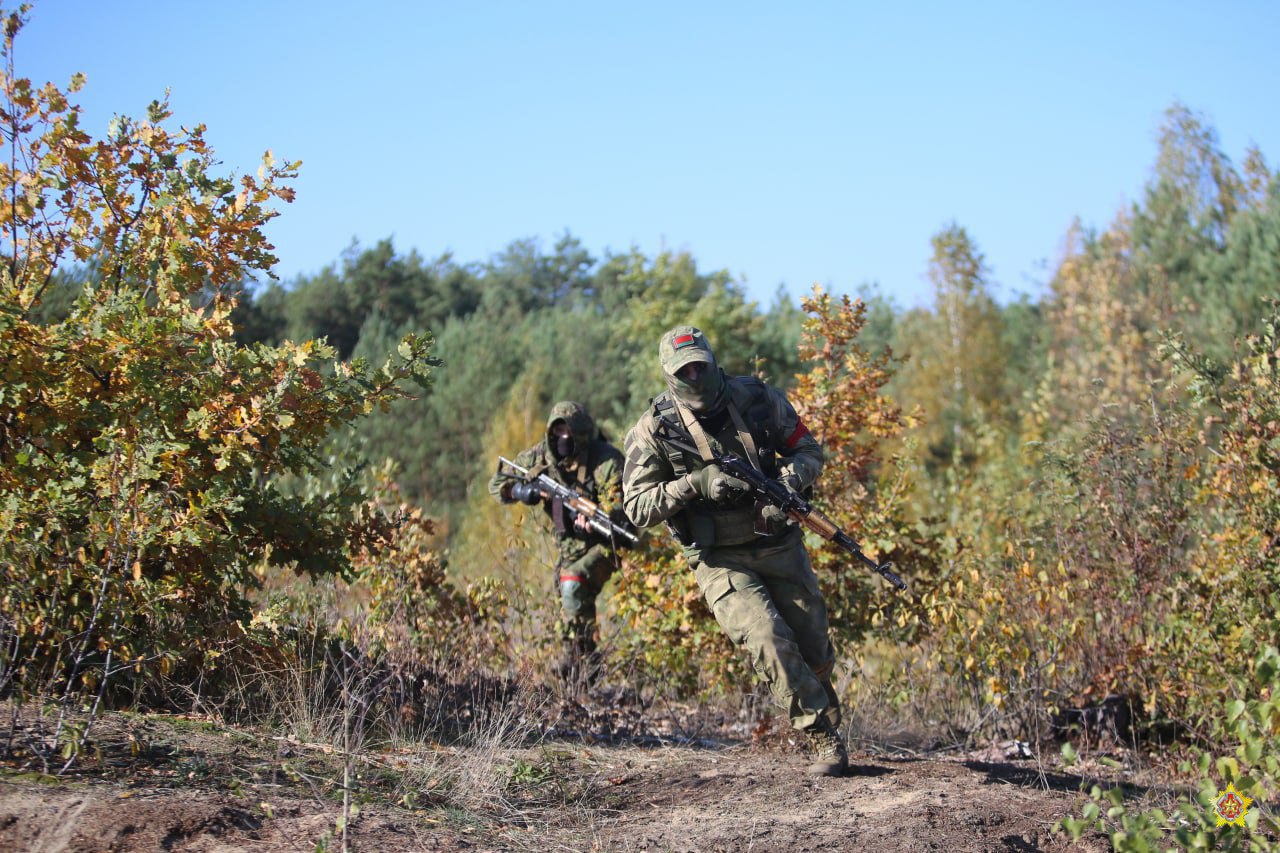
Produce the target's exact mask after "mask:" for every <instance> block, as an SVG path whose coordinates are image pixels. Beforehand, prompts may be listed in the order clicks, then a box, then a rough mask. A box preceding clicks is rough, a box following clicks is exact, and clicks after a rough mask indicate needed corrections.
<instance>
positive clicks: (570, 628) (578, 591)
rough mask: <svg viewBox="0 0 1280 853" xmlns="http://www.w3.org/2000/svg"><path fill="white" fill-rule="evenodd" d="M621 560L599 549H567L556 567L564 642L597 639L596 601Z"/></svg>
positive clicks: (562, 553)
mask: <svg viewBox="0 0 1280 853" xmlns="http://www.w3.org/2000/svg"><path fill="white" fill-rule="evenodd" d="M617 566H618V558H617V556H616V555H614V554H613V553H612V552H610V551H608V550H605V549H603V548H600V547H598V546H597V547H593V548H589V549H576V550H575V549H565V550H563V551H562V552H561V556H560V561H559V563H557V564H556V591H557V592H558V593H559V595H560V611H561V614H562V616H563V619H564V625H563V634H564V636H565V638H574V637H591V638H594V634H595V624H596V599H597V598H598V597H599V596H600V592H601V590H603V589H604V585H605V584H606V583H608V582H609V578H611V577H613V573H614V571H615V570H616V569H617Z"/></svg>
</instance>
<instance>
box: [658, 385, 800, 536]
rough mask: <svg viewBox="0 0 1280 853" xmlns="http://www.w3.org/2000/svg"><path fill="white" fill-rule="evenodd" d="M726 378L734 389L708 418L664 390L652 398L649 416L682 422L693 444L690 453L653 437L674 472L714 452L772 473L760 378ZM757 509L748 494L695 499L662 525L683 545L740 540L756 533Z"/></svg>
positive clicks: (771, 423) (774, 437)
mask: <svg viewBox="0 0 1280 853" xmlns="http://www.w3.org/2000/svg"><path fill="white" fill-rule="evenodd" d="M730 381H731V382H732V383H733V384H734V386H735V387H734V389H733V391H734V392H737V393H733V392H731V393H730V394H729V399H728V402H727V403H726V405H725V409H724V410H723V411H722V412H720V413H719V414H718V415H717V416H716V417H715V418H711V419H704V420H702V421H699V419H698V418H696V417H695V416H694V415H693V414H692V413H691V412H689V411H688V410H687V409H685V408H684V407H683V406H680V405H678V404H677V403H676V402H675V401H674V400H672V399H671V398H670V397H669V396H668V395H667V394H660V395H659V396H657V397H655V398H654V400H653V409H654V414H655V416H665V417H666V418H668V419H670V420H674V421H676V422H678V423H681V424H683V425H684V427H685V429H686V430H687V431H688V432H689V434H690V435H691V436H692V437H693V439H694V443H695V444H696V445H697V448H698V455H697V456H694V455H693V454H691V453H688V452H686V451H683V450H680V449H678V448H674V447H671V446H670V445H665V444H663V443H662V442H659V446H660V447H663V449H664V452H665V455H666V458H667V460H668V462H669V463H670V464H671V468H672V471H673V473H674V474H675V475H676V477H677V478H679V477H683V476H685V475H686V474H688V473H690V472H692V471H697V470H699V469H701V468H704V467H706V466H707V465H709V464H711V463H712V462H713V461H714V459H715V454H716V453H720V454H724V453H735V454H738V455H740V456H741V457H742V458H743V459H746V460H748V461H749V462H750V463H751V465H752V467H754V468H755V469H756V470H757V471H760V472H761V473H763V474H764V475H765V476H767V477H770V478H775V477H777V476H778V456H777V452H776V449H775V448H776V447H777V444H778V430H779V425H778V424H777V423H775V417H774V409H773V406H771V405H770V401H769V398H768V393H767V390H766V388H765V386H764V383H762V382H760V381H759V380H757V379H755V378H753V377H735V378H734V379H732V380H730ZM743 392H745V393H743ZM759 509H760V508H759V507H758V506H757V505H756V504H755V502H754V501H753V500H752V499H751V498H750V497H749V496H748V497H744V499H743V501H742V502H741V503H739V504H729V505H723V504H711V503H709V502H706V501H702V500H695V501H693V502H691V503H690V504H688V505H687V506H686V507H685V508H684V509H683V510H681V511H680V512H678V513H676V514H675V515H673V516H672V517H671V518H670V519H668V521H667V527H668V529H669V530H670V531H671V533H672V535H673V536H675V538H676V539H677V540H678V541H679V542H680V543H681V544H682V545H684V546H685V547H686V549H690V548H692V549H695V550H700V549H703V548H708V547H711V546H712V545H720V546H724V545H742V544H745V543H747V542H752V541H754V540H755V539H756V538H757V537H759V536H761V535H762V534H761V532H760V530H761V525H760V523H759Z"/></svg>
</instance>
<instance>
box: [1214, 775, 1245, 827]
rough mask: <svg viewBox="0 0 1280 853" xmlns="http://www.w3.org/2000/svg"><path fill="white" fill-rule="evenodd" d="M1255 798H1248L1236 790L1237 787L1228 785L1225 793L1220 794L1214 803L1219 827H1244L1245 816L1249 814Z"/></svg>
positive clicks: (1220, 792)
mask: <svg viewBox="0 0 1280 853" xmlns="http://www.w3.org/2000/svg"><path fill="white" fill-rule="evenodd" d="M1252 802H1253V797H1246V796H1245V795H1244V794H1242V793H1240V792H1239V791H1237V790H1236V786H1235V785H1234V784H1232V783H1230V782H1228V783H1227V789H1226V790H1225V791H1219V792H1218V799H1217V800H1215V801H1214V803H1213V811H1214V813H1215V814H1217V816H1218V826H1225V825H1226V824H1228V823H1229V824H1231V825H1232V826H1244V816H1245V815H1247V814H1248V813H1249V804H1250V803H1252Z"/></svg>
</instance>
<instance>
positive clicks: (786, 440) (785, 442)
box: [769, 387, 822, 490]
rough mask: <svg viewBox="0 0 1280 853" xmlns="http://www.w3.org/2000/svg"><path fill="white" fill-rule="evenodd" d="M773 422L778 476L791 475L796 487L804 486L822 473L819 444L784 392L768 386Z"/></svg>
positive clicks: (807, 485) (802, 487) (786, 476)
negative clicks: (776, 429)
mask: <svg viewBox="0 0 1280 853" xmlns="http://www.w3.org/2000/svg"><path fill="white" fill-rule="evenodd" d="M769 394H770V396H771V397H772V398H773V410H774V423H775V424H776V425H777V427H778V432H777V435H778V446H777V447H775V448H774V450H775V451H777V453H778V457H779V459H778V461H779V479H784V480H785V479H788V478H791V479H794V481H795V483H794V485H795V486H796V489H797V490H800V489H805V488H808V487H809V486H811V485H813V484H814V482H816V481H817V479H818V475H819V474H821V473H822V445H820V444H818V440H817V439H816V438H814V437H813V434H812V433H810V432H809V428H808V427H807V426H805V425H804V421H802V420H801V419H800V416H799V415H797V414H796V410H795V407H793V406H792V405H791V401H790V400H788V399H787V395H786V394H784V393H783V392H782V391H780V390H778V389H777V388H773V387H770V388H769Z"/></svg>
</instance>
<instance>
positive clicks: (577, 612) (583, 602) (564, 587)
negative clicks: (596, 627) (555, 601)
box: [560, 574, 593, 618]
mask: <svg viewBox="0 0 1280 853" xmlns="http://www.w3.org/2000/svg"><path fill="white" fill-rule="evenodd" d="M592 597H593V596H592V595H591V591H590V590H588V589H587V585H586V578H584V577H582V576H581V575H568V574H565V575H561V576H560V607H561V608H562V609H563V610H564V613H565V615H566V616H568V617H570V618H573V617H576V616H582V615H585V611H586V610H588V609H589V605H590V603H591V599H592Z"/></svg>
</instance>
